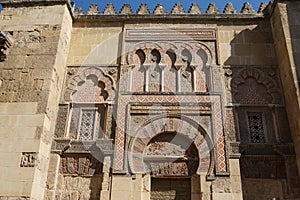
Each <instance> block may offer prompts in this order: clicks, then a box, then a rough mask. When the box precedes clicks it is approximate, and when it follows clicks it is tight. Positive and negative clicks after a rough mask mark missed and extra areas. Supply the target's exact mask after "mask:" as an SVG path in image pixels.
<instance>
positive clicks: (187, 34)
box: [125, 28, 216, 41]
mask: <svg viewBox="0 0 300 200" xmlns="http://www.w3.org/2000/svg"><path fill="white" fill-rule="evenodd" d="M125 39H126V41H139V40H140V41H145V40H152V41H153V40H179V41H180V40H216V30H215V29H210V28H205V29H127V30H126V32H125Z"/></svg>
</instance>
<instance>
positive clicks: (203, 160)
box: [128, 114, 215, 177]
mask: <svg viewBox="0 0 300 200" xmlns="http://www.w3.org/2000/svg"><path fill="white" fill-rule="evenodd" d="M164 133H173V134H174V138H176V135H178V137H182V136H184V137H186V138H188V139H189V140H190V141H191V145H194V146H195V147H196V149H197V152H198V156H199V158H198V161H199V162H198V167H197V170H196V173H197V174H201V173H206V174H207V176H208V177H213V174H212V173H213V168H214V162H215V161H214V160H215V159H214V157H215V156H214V155H215V152H214V147H213V143H212V140H211V139H210V137H209V135H208V134H207V133H206V131H205V130H204V129H203V128H202V127H201V126H200V125H199V124H198V123H197V122H195V121H194V120H192V119H190V118H188V117H186V116H182V115H176V114H167V115H160V116H156V117H154V118H152V119H151V120H149V121H147V122H145V123H144V124H143V125H142V126H141V128H139V129H138V130H137V132H136V135H135V137H134V138H133V139H131V141H130V144H129V157H128V159H129V166H130V169H131V171H132V172H133V173H147V167H146V165H145V161H144V158H145V150H146V148H147V146H148V144H149V143H150V141H153V138H155V137H157V135H159V134H164Z"/></svg>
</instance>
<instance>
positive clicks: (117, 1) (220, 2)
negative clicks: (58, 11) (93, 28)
mask: <svg viewBox="0 0 300 200" xmlns="http://www.w3.org/2000/svg"><path fill="white" fill-rule="evenodd" d="M229 1H230V0H229ZM245 1H247V0H245ZM262 1H263V0H248V1H247V2H249V3H250V4H251V5H252V7H253V8H254V9H255V10H256V11H257V10H258V8H259V5H260V3H261V2H262ZM73 2H75V5H76V7H82V8H83V9H84V10H85V11H86V10H87V9H88V8H89V6H90V5H91V4H92V3H95V4H98V6H99V10H100V11H101V13H102V12H103V10H104V8H105V7H106V5H107V4H108V3H113V4H114V6H115V8H116V11H117V12H119V11H120V9H121V7H122V5H123V4H124V3H129V4H130V5H131V8H132V9H133V10H134V11H136V10H137V9H138V7H139V6H140V4H141V3H146V4H147V5H148V7H149V9H150V12H152V11H153V9H154V8H155V6H156V5H157V4H158V3H162V5H163V6H164V7H165V8H166V10H167V11H168V12H169V11H170V10H171V9H172V7H173V5H174V4H175V3H176V2H179V3H181V5H182V6H183V7H184V9H185V11H188V9H189V7H190V5H191V4H192V3H193V2H195V3H197V4H198V5H199V6H200V8H201V9H202V11H205V10H206V8H207V6H208V4H209V3H210V2H214V3H215V4H216V5H217V7H218V8H219V10H220V11H223V9H224V6H225V4H226V3H227V2H228V1H224V0H215V1H213V0H134V1H132V0H73ZM230 2H232V3H233V6H234V7H235V9H237V10H238V11H240V10H241V8H242V6H243V3H244V1H240V0H231V1H230ZM265 2H267V3H268V1H265Z"/></svg>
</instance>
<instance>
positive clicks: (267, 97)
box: [231, 68, 281, 104]
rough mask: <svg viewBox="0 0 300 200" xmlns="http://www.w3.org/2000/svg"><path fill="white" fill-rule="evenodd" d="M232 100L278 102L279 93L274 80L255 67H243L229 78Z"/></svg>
mask: <svg viewBox="0 0 300 200" xmlns="http://www.w3.org/2000/svg"><path fill="white" fill-rule="evenodd" d="M231 92H232V96H233V102H235V103H242V104H279V103H281V95H280V92H279V88H278V86H277V84H276V82H275V81H274V80H273V79H272V78H271V77H270V76H268V75H267V74H264V73H263V72H261V71H259V70H257V69H254V68H252V69H243V70H241V71H240V72H238V73H237V74H234V76H233V77H232V80H231Z"/></svg>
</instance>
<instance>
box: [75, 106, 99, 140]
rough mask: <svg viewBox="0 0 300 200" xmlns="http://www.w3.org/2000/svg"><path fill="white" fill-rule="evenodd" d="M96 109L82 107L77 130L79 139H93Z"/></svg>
mask: <svg viewBox="0 0 300 200" xmlns="http://www.w3.org/2000/svg"><path fill="white" fill-rule="evenodd" d="M95 118H96V110H88V109H83V110H82V111H81V123H80V131H79V139H80V140H93V136H94V130H95V120H96V119H95Z"/></svg>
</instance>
